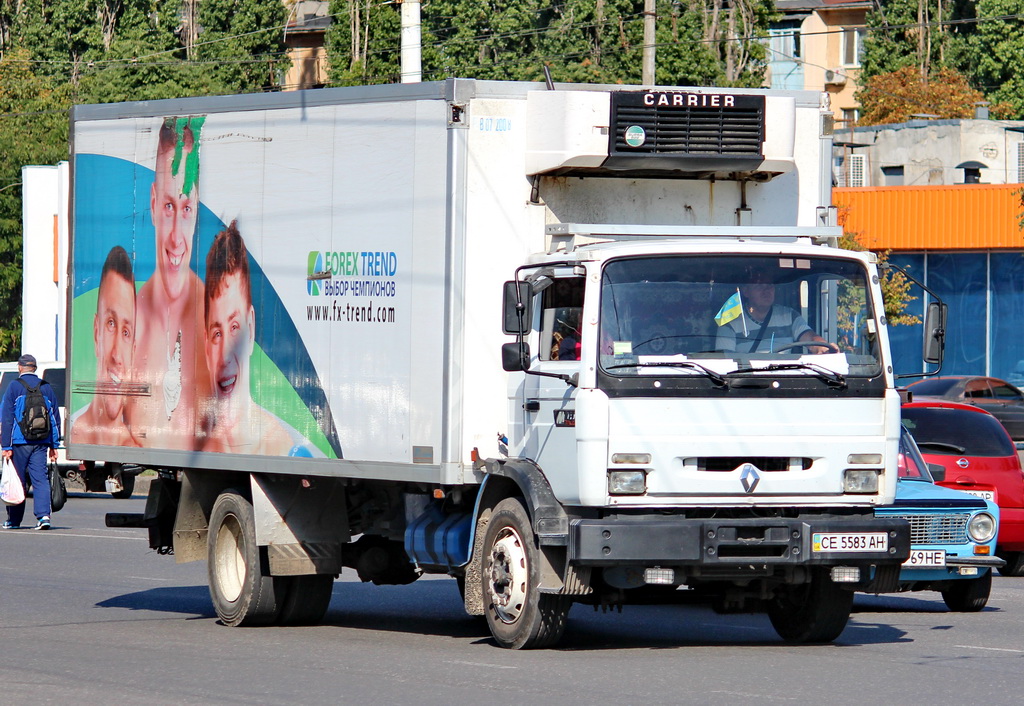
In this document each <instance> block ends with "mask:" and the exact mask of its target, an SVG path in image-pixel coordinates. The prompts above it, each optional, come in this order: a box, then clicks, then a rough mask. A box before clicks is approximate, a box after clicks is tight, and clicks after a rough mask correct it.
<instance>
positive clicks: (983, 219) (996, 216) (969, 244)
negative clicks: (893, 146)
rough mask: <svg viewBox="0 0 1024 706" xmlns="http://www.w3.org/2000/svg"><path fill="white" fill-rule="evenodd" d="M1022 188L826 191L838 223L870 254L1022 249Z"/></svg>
mask: <svg viewBox="0 0 1024 706" xmlns="http://www.w3.org/2000/svg"><path fill="white" fill-rule="evenodd" d="M1022 189H1024V184H956V185H951V186H885V187H874V188H843V189H838V188H837V189H832V201H833V203H835V205H836V206H837V207H838V208H839V222H840V224H841V225H842V226H843V228H844V229H845V230H846V232H848V233H857V234H858V235H859V239H860V242H861V244H863V245H864V246H865V247H868V248H870V249H872V250H979V249H991V248H1014V249H1020V248H1024V232H1022V230H1021V227H1020V220H1021V218H1022V217H1024V206H1022V204H1021V194H1020V193H1019V192H1021V190H1022Z"/></svg>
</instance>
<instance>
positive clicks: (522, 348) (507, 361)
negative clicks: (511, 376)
mask: <svg viewBox="0 0 1024 706" xmlns="http://www.w3.org/2000/svg"><path fill="white" fill-rule="evenodd" d="M501 368H502V370H504V371H505V372H508V373H514V372H519V371H521V370H529V369H530V344H529V343H503V344H502V345H501Z"/></svg>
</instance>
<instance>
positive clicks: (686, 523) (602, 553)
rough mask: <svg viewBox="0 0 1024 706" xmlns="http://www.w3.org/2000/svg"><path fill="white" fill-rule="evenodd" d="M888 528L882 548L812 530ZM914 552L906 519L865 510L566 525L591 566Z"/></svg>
mask: <svg viewBox="0 0 1024 706" xmlns="http://www.w3.org/2000/svg"><path fill="white" fill-rule="evenodd" d="M822 533H829V534H844V535H857V534H871V535H876V534H877V533H884V534H885V535H886V536H887V541H886V544H887V547H886V548H885V550H883V551H825V550H822V549H821V548H820V546H815V542H814V536H815V535H819V534H822ZM909 556H910V525H909V523H907V522H906V521H905V520H900V519H887V518H875V517H872V516H870V515H866V516H856V517H848V516H839V515H809V516H804V517H798V518H742V519H692V518H684V517H664V516H655V515H619V516H614V517H606V518H602V519H574V520H571V521H570V523H569V561H570V562H572V563H575V564H579V565H589V566H606V567H607V566H630V565H632V566H684V565H691V566H706V567H721V568H727V567H747V566H750V565H751V564H756V565H758V566H837V565H858V566H864V565H878V566H887V565H897V564H900V563H902V562H903V561H904V560H905V559H906V558H907V557H909Z"/></svg>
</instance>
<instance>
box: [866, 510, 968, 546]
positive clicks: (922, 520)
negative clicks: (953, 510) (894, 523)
mask: <svg viewBox="0 0 1024 706" xmlns="http://www.w3.org/2000/svg"><path fill="white" fill-rule="evenodd" d="M886 517H892V518H896V519H900V520H906V521H907V522H909V523H910V543H911V544H967V543H968V541H969V540H968V538H967V522H968V521H969V520H970V519H971V516H970V514H969V513H966V512H965V513H957V514H942V515H935V514H931V515H888V514H887V515H886Z"/></svg>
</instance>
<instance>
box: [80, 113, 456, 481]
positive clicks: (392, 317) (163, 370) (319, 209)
mask: <svg viewBox="0 0 1024 706" xmlns="http://www.w3.org/2000/svg"><path fill="white" fill-rule="evenodd" d="M338 110H343V108H338V107H337V106H326V107H313V108H308V109H304V110H300V109H293V110H281V111H276V112H274V113H273V114H269V115H268V114H266V113H260V114H258V115H255V114H250V113H245V112H232V113H219V114H217V113H213V114H208V115H175V116H164V117H158V118H136V119H134V120H133V122H134V125H135V129H134V131H133V133H132V136H133V137H134V139H133V140H127V141H126V140H125V132H124V126H123V121H92V122H90V121H85V122H80V123H78V124H77V126H76V135H75V141H76V145H75V147H76V158H75V162H74V170H75V184H76V188H75V193H74V202H75V210H74V219H75V220H74V242H73V248H74V263H75V268H74V273H73V276H74V281H73V298H74V303H73V307H72V311H73V317H72V322H71V326H72V334H71V336H72V352H73V356H74V360H75V361H76V362H77V364H78V366H77V368H75V369H74V371H73V374H74V379H73V385H72V393H71V408H70V409H69V414H70V419H71V432H70V434H71V441H72V442H78V443H85V444H112V445H118V446H126V447H129V446H130V447H135V446H138V447H144V448H145V447H148V448H154V449H171V450H181V451H202V452H230V453H237V454H258V455H261V456H301V457H320V458H323V457H326V458H371V459H374V460H378V461H393V462H404V463H411V462H425V463H433V462H435V460H434V459H433V449H435V448H437V447H438V446H439V443H440V441H439V438H438V435H439V429H437V428H436V425H435V426H431V425H430V424H415V425H414V424H413V422H414V419H413V418H414V416H415V414H414V411H413V407H414V398H415V397H416V396H417V395H423V394H426V393H430V394H434V393H435V392H436V391H435V389H434V388H435V387H436V386H437V385H438V384H439V382H438V380H439V377H440V375H439V371H440V367H441V364H440V352H439V351H438V350H437V348H436V347H431V346H429V345H426V346H424V345H421V340H422V338H423V336H424V334H423V333H422V332H424V331H429V330H430V329H432V328H433V329H435V330H436V328H437V327H438V326H439V324H440V322H439V321H436V320H432V318H431V317H433V318H434V319H436V318H437V317H438V316H439V314H438V312H440V311H441V310H442V306H441V304H442V301H443V277H444V273H443V271H441V270H442V269H443V263H444V259H443V252H444V249H443V247H442V246H441V245H440V244H441V243H442V242H443V237H444V234H443V226H444V222H443V219H441V218H438V219H436V220H435V219H429V218H428V219H422V218H421V219H419V220H418V221H417V222H416V223H415V224H413V223H410V222H409V221H410V220H411V217H410V216H411V213H412V209H411V208H410V203H411V202H412V201H413V200H420V199H429V198H431V197H432V196H433V197H438V196H439V195H438V194H431V193H429V192H430V191H431V187H430V186H429V184H425V183H424V182H423V181H420V182H418V183H417V184H416V185H415V188H414V185H413V184H411V183H406V182H408V180H409V178H410V176H412V175H414V174H416V169H415V168H414V167H412V166H410V165H411V164H418V163H426V164H430V163H432V162H433V161H434V160H437V163H440V164H443V163H444V162H443V159H444V157H443V142H442V144H441V145H440V146H438V145H436V144H430V145H424V144H417V143H416V141H415V140H414V139H413V136H414V134H416V131H417V130H422V129H423V127H424V125H425V124H426V125H428V126H429V124H431V123H436V124H437V125H438V126H439V128H440V129H443V128H444V116H443V112H442V110H441V109H440V108H438V109H437V110H436V111H434V114H431V112H430V111H429V110H425V109H424V108H423V107H422V106H420V108H419V110H418V111H417V109H416V107H415V106H413V105H412V104H409V105H408V106H362V107H361V109H360V110H359V111H358V112H357V113H356V112H353V113H352V115H351V116H350V118H349V119H346V118H345V117H343V116H339V115H337V114H336V113H337V111H338ZM381 111H386V112H387V113H388V116H387V117H388V118H389V119H390V120H391V121H392V123H393V122H394V121H395V120H406V121H408V124H409V126H410V129H409V131H408V133H407V135H408V143H409V144H408V145H407V148H408V149H404V150H392V151H391V154H392V155H396V156H397V158H396V162H395V163H393V165H392V167H393V168H392V169H387V168H385V169H381V168H380V167H379V166H378V167H377V168H374V169H363V168H362V166H363V165H365V164H366V160H369V159H371V153H372V151H373V149H374V148H375V144H374V143H375V140H374V135H373V131H372V130H368V129H367V126H368V125H372V124H374V123H375V122H378V121H379V119H380V118H382V117H383V116H382V115H374V113H375V112H381ZM402 112H405V113H407V114H406V115H404V116H402V115H398V114H397V113H402ZM389 135H391V136H392V137H394V132H389ZM402 160H406V161H407V162H408V163H406V164H402V163H401V161H402ZM435 188H436V190H437V191H441V189H442V186H441V185H440V184H438V185H437V186H436V187H435ZM367 193H374V194H376V195H377V196H376V199H375V203H376V204H377V207H375V208H373V209H370V208H368V207H367V206H366V205H365V204H366V200H365V199H366V194H367ZM382 193H386V194H393V199H392V200H393V204H392V205H393V207H392V208H387V209H381V208H379V206H380V203H381V198H380V194H382ZM440 201H441V199H440V198H438V202H440ZM417 213H419V214H420V215H422V213H423V209H420V210H419V211H417ZM413 235H415V245H414V239H413ZM414 288H415V290H416V292H417V301H416V302H413V298H412V296H411V292H412V290H413V289H414ZM383 351H386V354H387V360H388V364H387V365H378V364H377V363H378V361H379V359H380V356H381V354H382V352H383ZM338 356H341V357H343V358H344V360H342V361H339V360H336V359H335V358H337V357H338Z"/></svg>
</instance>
